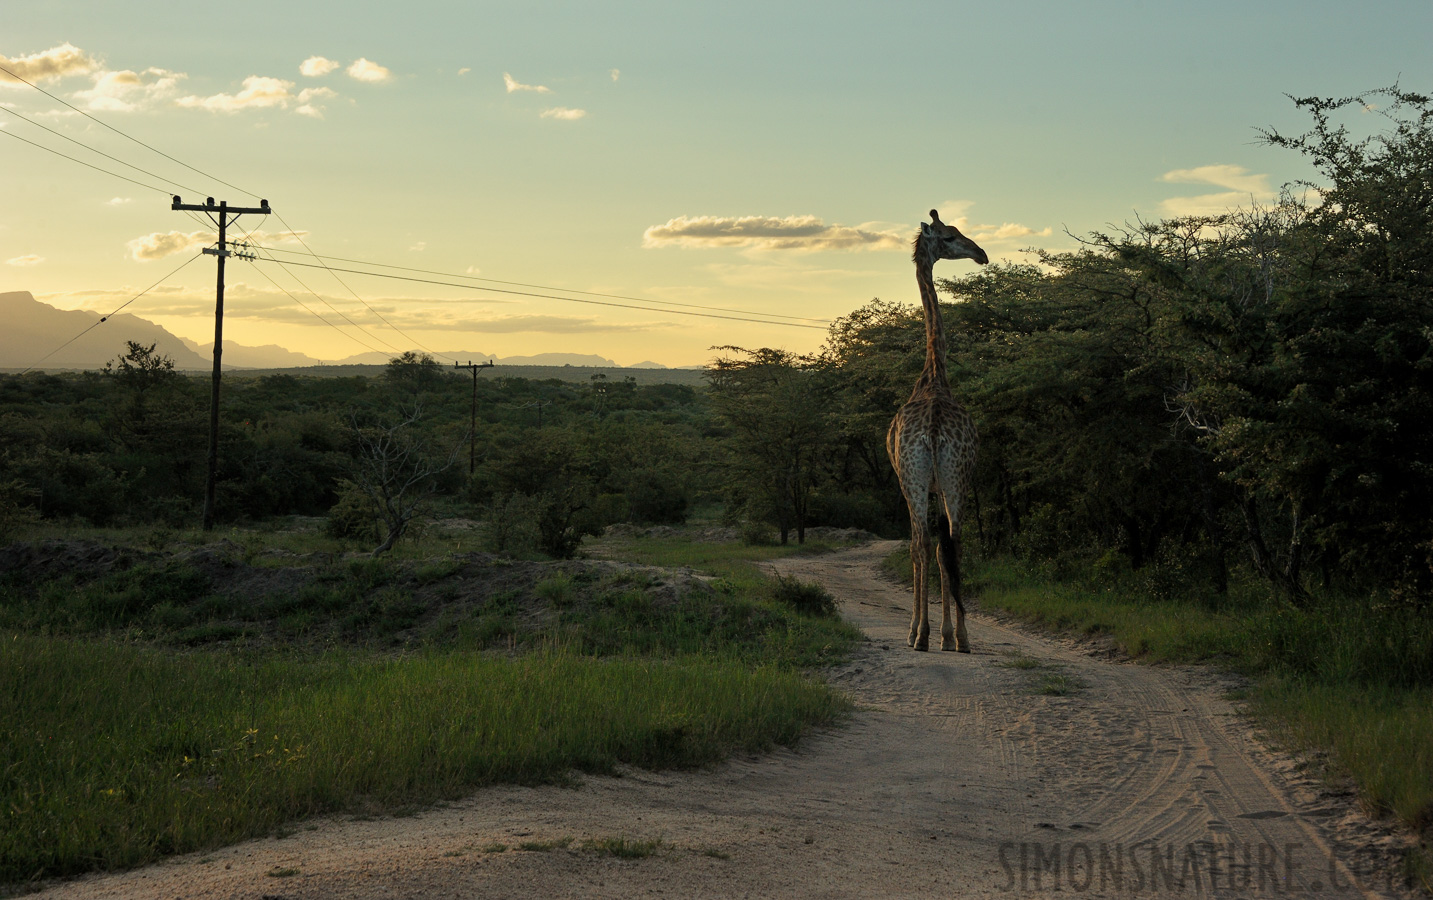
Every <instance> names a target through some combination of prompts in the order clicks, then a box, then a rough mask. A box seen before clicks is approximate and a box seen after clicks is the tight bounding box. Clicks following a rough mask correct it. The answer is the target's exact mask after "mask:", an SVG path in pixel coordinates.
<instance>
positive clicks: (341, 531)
mask: <svg viewBox="0 0 1433 900" xmlns="http://www.w3.org/2000/svg"><path fill="white" fill-rule="evenodd" d="M341 484H342V486H341V489H340V491H339V495H338V502H337V503H335V504H334V505H333V508H332V509H330V510H329V511H328V527H327V530H328V534H329V536H330V537H336V538H343V539H346V540H352V541H363V542H365V543H373V542H375V541H377V540H378V508H377V507H375V506H374V505H373V501H372V500H371V499H369V497H368V495H367V494H365V493H364V492H363V491H361V490H359V488H358V486H357V485H355V484H354V483H353V482H351V481H344V482H342V483H341Z"/></svg>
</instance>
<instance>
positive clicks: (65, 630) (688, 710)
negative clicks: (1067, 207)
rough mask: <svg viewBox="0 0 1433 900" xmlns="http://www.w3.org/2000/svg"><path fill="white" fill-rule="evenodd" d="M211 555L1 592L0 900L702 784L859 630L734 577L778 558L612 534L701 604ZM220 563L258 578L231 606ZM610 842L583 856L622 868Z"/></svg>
mask: <svg viewBox="0 0 1433 900" xmlns="http://www.w3.org/2000/svg"><path fill="white" fill-rule="evenodd" d="M166 534H168V533H166ZM85 536H86V537H87V538H90V539H95V537H96V535H94V534H92V533H87V534H86V535H85ZM290 537H292V536H290ZM225 539H227V540H233V541H235V542H236V543H239V544H240V545H241V550H240V551H238V557H237V558H238V560H239V561H238V562H230V563H225V564H223V565H222V566H220V567H219V568H218V569H216V568H215V564H214V563H212V562H211V563H207V564H201V563H197V562H185V561H182V560H178V559H176V558H175V557H173V556H171V555H167V554H164V553H158V551H155V550H147V549H146V548H145V547H143V546H137V545H135V544H129V545H128V546H131V547H135V550H134V551H132V552H133V554H134V556H135V559H137V561H134V560H131V563H132V564H130V563H126V564H125V565H121V566H116V567H114V568H112V569H110V570H108V571H98V570H92V571H90V572H88V573H86V572H83V571H68V570H67V571H65V572H63V573H61V574H59V575H58V576H57V577H54V578H52V579H51V580H49V581H43V580H41V581H38V582H36V581H35V580H34V579H31V578H27V577H25V576H23V575H22V576H21V577H19V578H15V577H12V578H9V579H6V580H4V581H3V582H0V722H3V723H4V728H3V730H0V759H3V760H4V763H3V765H4V768H3V770H0V886H3V885H6V884H8V885H11V886H20V885H23V884H26V883H34V882H37V881H40V880H43V879H46V878H50V877H56V876H67V875H74V874H79V873H83V872H86V871H93V870H96V869H99V870H110V869H118V868H125V867H130V866H135V865H140V864H144V863H148V862H152V861H154V860H157V859H159V858H162V857H164V856H166V855H171V854H176V853H184V852H190V851H194V850H202V849H205V848H212V847H217V846H221V845H223V844H226V843H232V842H234V841H237V840H241V839H244V838H246V837H253V836H259V835H270V834H284V833H291V832H292V827H293V825H292V823H295V822H297V821H299V820H302V819H303V818H305V817H307V816H311V815H315V814H320V813H330V812H348V813H351V814H354V815H358V816H366V815H370V814H372V813H374V812H382V813H386V814H392V815H397V814H400V813H402V812H403V811H411V810H416V809H418V808H420V807H421V806H422V805H424V804H430V803H433V802H436V801H441V800H443V799H445V798H450V797H457V796H462V795H465V794H468V793H470V792H471V791H472V790H473V789H474V788H476V787H478V786H481V785H485V784H492V783H497V782H516V783H525V784H532V783H546V782H557V783H561V782H565V781H566V780H568V779H569V778H570V777H571V773H572V772H574V771H576V772H591V773H607V772H612V771H614V770H615V769H616V767H618V766H639V767H646V768H663V767H674V766H700V765H705V764H709V763H712V762H715V761H717V760H720V759H722V758H724V757H725V756H727V755H729V754H730V753H732V752H736V751H739V750H740V751H760V750H764V749H767V748H770V747H774V746H777V745H791V744H793V743H794V742H796V741H797V740H798V739H799V738H800V737H801V736H802V735H803V734H804V733H806V732H807V731H809V730H810V729H811V728H812V727H815V726H820V725H825V724H830V723H834V722H837V721H839V720H840V719H841V718H843V717H844V716H845V715H846V714H847V713H848V712H849V709H850V704H849V701H848V700H846V699H845V698H843V697H842V696H840V695H838V694H836V693H835V692H834V691H833V690H831V689H830V688H829V687H828V686H826V685H825V684H823V683H821V682H819V681H817V680H815V679H813V678H811V677H810V676H809V675H808V674H806V670H807V669H809V668H811V667H815V666H820V665H823V664H827V663H830V662H834V661H837V660H839V659H841V658H843V657H844V655H845V654H846V652H847V651H848V650H849V649H850V647H851V646H853V644H854V642H855V641H856V640H857V639H858V636H859V635H858V632H856V631H855V629H853V628H851V627H850V626H848V625H845V624H844V623H841V622H840V621H839V620H837V619H835V618H832V617H828V616H822V615H813V614H807V613H803V612H801V611H798V609H796V608H795V607H794V606H793V605H792V604H791V603H790V602H782V601H781V600H778V599H777V598H776V596H775V594H774V587H773V584H772V582H771V580H770V579H769V578H767V577H766V576H765V575H763V574H762V573H761V571H760V570H759V569H758V568H757V567H756V566H755V565H753V564H752V563H750V562H743V561H742V559H741V557H742V556H744V555H745V556H750V555H753V554H754V555H756V556H759V557H762V558H771V557H774V556H776V555H780V554H781V553H787V552H792V550H794V549H795V548H791V549H781V548H755V549H753V548H736V547H733V546H732V545H693V546H692V547H689V548H687V549H686V550H685V551H681V552H678V551H677V549H676V548H675V546H674V545H675V543H679V542H673V545H672V546H667V547H662V546H654V542H650V541H638V542H629V543H628V545H627V547H626V550H627V551H628V552H629V553H630V554H631V555H633V556H639V557H642V560H641V561H643V562H647V561H653V560H654V558H657V557H662V556H668V557H675V556H680V557H681V558H682V559H683V560H684V561H683V562H681V563H679V564H680V565H692V566H694V567H701V568H702V569H703V570H704V571H706V572H709V573H710V576H709V577H708V579H707V581H708V582H710V586H708V585H707V584H706V583H704V582H702V581H700V580H693V579H690V578H689V579H687V580H686V581H682V580H680V579H676V580H673V579H671V578H668V577H665V576H658V575H657V574H654V573H653V572H650V571H646V570H641V569H633V570H619V571H617V572H606V571H605V570H601V569H598V568H596V567H593V566H590V565H586V566H584V564H582V563H531V562H509V561H503V560H491V559H490V558H488V557H481V558H478V557H457V556H453V555H450V554H444V555H440V556H437V557H432V558H427V559H404V558H402V557H397V556H395V557H393V558H384V559H378V560H374V559H366V558H365V559H358V560H352V561H340V560H336V559H334V560H332V561H330V562H327V563H324V562H322V560H320V561H318V562H317V563H315V562H313V561H312V560H310V561H309V562H308V563H307V568H303V569H299V568H294V567H293V566H292V565H290V564H289V563H290V562H291V560H288V557H283V556H282V555H280V558H281V559H283V560H285V561H286V562H285V565H286V566H288V568H290V569H292V571H285V572H279V571H269V570H271V569H273V568H274V567H272V566H267V565H266V564H264V563H263V560H264V559H266V556H265V554H264V552H263V551H264V550H265V549H284V547H285V546H286V545H285V544H284V543H283V541H284V538H283V536H282V533H279V532H272V533H270V532H265V533H263V534H261V535H260V536H259V537H257V538H256V537H250V536H245V535H243V534H240V535H238V536H237V537H232V536H225ZM326 540H329V539H327V538H324V537H322V536H317V535H312V534H303V535H299V536H297V537H296V538H293V541H294V542H293V543H290V544H288V545H287V546H288V547H290V548H292V547H295V546H299V547H304V548H308V547H309V545H310V544H316V543H318V544H321V543H322V542H323V541H326ZM153 543H155V544H156V545H160V544H163V543H164V542H163V541H161V540H159V539H158V538H156V540H155V541H154V542H153ZM251 545H252V546H251ZM303 552H314V551H312V548H310V549H307V550H304V551H303ZM317 552H319V553H320V554H322V553H326V552H327V551H317ZM146 554H148V555H146ZM228 555H229V557H230V558H233V557H234V550H233V548H232V547H231V548H230V551H228ZM284 567H285V566H279V567H278V568H284ZM241 570H242V571H241ZM236 571H237V572H238V573H239V575H241V576H243V578H244V579H248V581H249V582H250V583H255V582H256V581H257V583H261V584H268V583H269V582H265V581H264V579H265V578H270V577H271V578H273V579H275V580H274V581H273V582H272V587H271V588H266V589H262V590H259V591H257V592H255V591H254V590H253V589H248V590H247V593H244V592H231V591H230V590H229V589H228V588H227V587H226V582H225V581H224V579H225V578H227V577H230V575H232V574H233V573H234V572H236ZM266 571H268V572H269V574H268V575H264V572H266ZM206 573H207V574H206ZM225 573H229V574H225ZM241 580H243V579H241ZM494 650H497V651H499V652H497V653H494V652H492V651H494ZM395 651H398V652H395ZM628 843H629V844H630V846H626V847H625V849H624V845H623V844H622V843H620V840H619V843H617V844H614V845H613V847H611V848H606V849H603V848H597V849H598V850H599V852H613V853H614V854H615V855H619V856H622V855H626V856H627V857H628V858H634V857H636V856H640V855H645V852H646V851H644V849H643V848H644V847H647V845H645V844H643V843H642V842H636V843H631V842H628ZM558 846H565V845H559V844H553V845H552V847H549V848H548V849H555V848H557V847H558ZM654 846H655V845H653V847H654ZM653 847H647V850H650V849H653ZM614 848H615V849H614ZM506 849H508V848H507V847H506V846H498V845H494V846H490V847H487V848H484V850H485V852H500V850H506ZM519 849H540V848H537V847H535V846H534V847H524V848H519ZM276 877H278V876H276Z"/></svg>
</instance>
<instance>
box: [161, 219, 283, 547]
mask: <svg viewBox="0 0 1433 900" xmlns="http://www.w3.org/2000/svg"><path fill="white" fill-rule="evenodd" d="M170 209H175V210H192V211H193V212H202V213H205V214H206V215H208V216H209V218H210V219H214V214H215V213H218V214H219V218H218V219H217V220H215V224H216V225H218V226H219V246H217V247H205V248H204V252H205V253H208V254H212V255H213V256H217V257H219V279H218V282H217V286H216V287H215V289H214V386H213V389H212V390H211V391H210V394H209V471H208V474H207V475H205V477H204V530H205V531H213V530H214V476H215V473H216V472H217V471H218V469H219V357H220V355H221V354H223V352H224V260H225V259H226V258H227V257H229V256H231V255H232V256H238V257H239V258H240V259H253V258H254V257H253V254H249V253H244V252H242V251H231V250H230V249H229V244H228V240H227V236H226V232H227V230H228V227H229V221H230V217H231V216H233V217H236V218H237V217H238V216H241V215H244V214H245V213H253V214H255V215H257V214H260V213H262V214H263V215H266V216H267V215H268V214H269V213H270V212H271V210H270V209H269V201H267V200H260V201H259V205H258V206H257V207H246V206H230V205H229V204H228V203H227V202H224V201H221V202H220V203H218V204H217V205H216V204H215V203H214V198H213V197H210V198H208V199H207V200H206V201H205V202H204V203H203V204H202V205H201V204H198V203H181V202H179V195H178V194H175V195H174V205H173V206H171V207H170Z"/></svg>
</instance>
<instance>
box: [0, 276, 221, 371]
mask: <svg viewBox="0 0 1433 900" xmlns="http://www.w3.org/2000/svg"><path fill="white" fill-rule="evenodd" d="M203 255H204V254H203V253H196V254H194V255H193V256H191V257H190V258H189V259H188V260H186V261H185V262H184V265H182V266H180V267H179V268H178V269H175V270H174V271H172V272H170V273H169V274H168V275H165V276H164V277H163V278H161V279H159V280H158V281H156V282H155V283H154V284H151V285H150V286H149V287H147V288H145V289H144V290H142V291H140V292H139V293H138V294H135V295H134V296H133V297H130V298H129V299H128V300H126V301H124V302H123V303H121V304H120V305H119V306H117V307H115V309H114V312H112V313H110V314H109V315H105V316H100V317H99V321H97V322H95V323H93V324H92V325H90V327H89V328H86V329H85V330H84V331H81V332H80V333H79V334H77V335H75V336H74V337H72V338H70V339H69V340H68V341H65V342H64V343H63V344H61V345H60V346H58V347H56V348H55V349H53V350H51V351H50V352H49V353H46V354H45V355H44V356H42V357H40V358H39V359H38V360H36V361H35V362H33V363H31V364H30V365H28V366H26V367H25V371H24V372H21V373H20V374H21V375H24V374H25V372H28V371H30V370H31V369H33V368H35V367H36V366H38V365H39V364H40V363H42V362H44V361H45V360H47V359H49V358H50V357H52V356H54V355H55V354H56V353H59V352H60V351H61V350H63V349H65V348H66V347H68V346H69V345H71V344H73V343H74V342H75V341H77V340H79V339H80V338H82V337H84V336H85V335H87V334H89V333H90V331H92V330H93V329H95V328H98V327H99V326H100V325H102V324H103V323H105V322H108V321H109V320H110V318H112V317H113V316H114V315H115V314H116V313H118V312H119V311H120V310H122V309H124V308H125V307H126V306H128V305H130V304H131V303H133V302H134V301H136V300H138V299H139V298H140V297H143V296H144V295H145V294H147V293H149V292H150V291H152V290H154V289H155V288H157V287H159V286H160V285H161V284H163V283H164V282H166V281H168V280H169V279H171V278H173V277H174V276H175V275H178V274H179V270H180V269H183V268H184V266H187V265H189V263H192V262H194V260H196V259H198V258H199V257H201V256H203Z"/></svg>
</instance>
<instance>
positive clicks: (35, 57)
mask: <svg viewBox="0 0 1433 900" xmlns="http://www.w3.org/2000/svg"><path fill="white" fill-rule="evenodd" d="M0 65H3V66H4V67H5V68H7V69H9V70H10V71H11V72H14V73H15V74H16V75H18V76H20V77H21V78H23V79H25V80H26V81H31V82H35V81H51V80H54V79H57V78H64V77H65V76H67V75H88V74H89V73H90V72H93V71H94V70H95V69H97V68H99V62H98V61H97V60H96V59H95V58H94V57H93V56H90V55H89V54H88V53H86V52H85V51H83V50H81V49H80V48H79V47H76V46H75V45H74V44H71V43H68V42H66V43H64V44H61V45H60V46H58V47H51V48H50V49H49V50H42V51H40V52H39V53H32V54H30V55H29V56H17V57H15V58H13V59H11V58H9V57H7V56H5V55H4V54H0ZM0 84H12V85H20V84H21V83H20V82H19V81H17V80H15V79H14V78H11V77H10V76H9V75H7V74H5V73H4V72H0ZM21 86H23V85H21Z"/></svg>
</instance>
